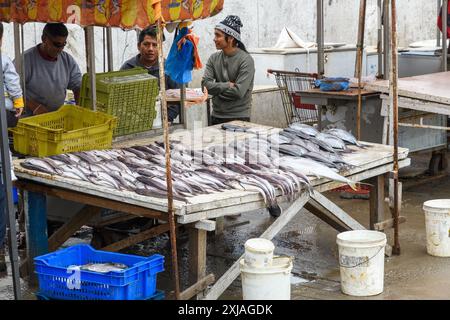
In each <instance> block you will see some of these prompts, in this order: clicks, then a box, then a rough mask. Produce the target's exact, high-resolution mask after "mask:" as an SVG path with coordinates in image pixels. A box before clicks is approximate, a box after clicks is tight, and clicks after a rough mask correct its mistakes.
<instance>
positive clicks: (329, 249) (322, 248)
mask: <svg viewBox="0 0 450 320" xmlns="http://www.w3.org/2000/svg"><path fill="white" fill-rule="evenodd" d="M428 159H429V155H426V154H425V155H419V156H414V159H413V163H414V165H413V167H411V168H409V169H408V170H403V173H404V175H405V176H407V175H408V171H409V172H411V171H415V172H417V171H420V170H422V169H423V170H424V169H425V168H426V165H427V160H428ZM423 170H422V171H423ZM416 180H417V179H416V178H413V179H407V180H403V181H404V182H405V186H406V185H407V184H409V183H411V182H412V181H416ZM326 196H327V197H329V198H330V199H331V200H332V201H333V202H335V203H336V204H337V205H339V206H340V207H341V208H342V209H344V210H345V211H346V212H348V213H350V214H351V216H352V217H354V218H355V219H356V220H358V221H359V222H360V223H362V224H363V225H364V226H366V227H368V225H369V201H368V200H356V199H353V200H345V199H341V198H340V196H339V193H337V192H328V193H327V194H326ZM449 197H450V179H449V178H448V177H445V178H442V179H439V180H436V181H433V182H429V183H425V184H423V185H420V186H416V187H411V188H408V189H406V190H404V191H403V207H402V211H401V215H402V216H405V217H406V219H407V221H406V222H405V223H403V224H401V225H400V245H401V255H399V256H392V257H388V258H386V259H385V277H384V281H385V284H384V292H383V293H382V294H380V295H377V296H374V297H365V298H356V297H351V296H347V295H345V294H343V293H341V290H340V282H339V281H340V277H339V266H338V250H337V245H336V235H337V234H338V232H337V231H335V230H334V229H333V228H331V227H330V226H328V225H327V224H326V223H324V222H323V221H321V220H320V219H318V218H316V217H315V216H314V215H312V214H311V213H309V212H307V211H306V210H302V211H301V212H300V213H299V214H297V215H296V217H295V218H294V219H293V220H292V221H291V222H290V223H289V224H288V225H287V226H286V227H285V228H283V229H282V231H281V232H280V233H279V234H278V235H277V236H276V237H275V238H274V239H273V242H274V244H275V247H276V249H275V254H278V255H289V256H293V257H294V259H295V260H294V268H293V270H292V277H291V297H292V299H293V300H294V299H295V300H297V299H299V300H305V299H338V300H341V299H342V300H343V299H449V298H450V258H437V257H432V256H430V255H428V254H427V252H426V235H425V218H424V213H423V211H422V204H423V202H425V201H427V200H430V199H438V198H449ZM385 217H386V218H390V213H389V211H388V210H387V205H386V210H385ZM272 222H273V218H272V217H270V215H269V214H268V213H267V212H266V211H265V210H260V211H258V212H250V213H243V214H241V215H240V216H239V217H237V218H235V219H225V231H224V233H223V234H222V235H214V233H209V234H208V246H207V274H208V273H214V274H215V276H216V279H218V278H219V277H220V276H221V275H222V274H223V273H224V272H225V271H226V270H227V269H228V268H229V267H230V266H231V265H232V264H233V262H234V261H235V260H237V259H238V258H239V257H240V256H241V255H242V254H243V253H244V243H245V241H246V240H247V239H249V238H253V237H258V236H259V235H260V234H261V233H262V232H263V231H264V230H265V229H266V228H267V227H268V226H269V225H270V223H272ZM387 236H388V243H390V244H393V231H392V230H391V231H388V232H387ZM89 240H90V238H89V236H88V237H86V236H83V237H81V238H75V237H74V238H71V239H70V241H69V242H68V243H66V244H65V245H70V244H74V243H77V242H85V243H86V242H87V243H88V242H89ZM187 240H188V237H187V232H186V231H183V230H181V232H180V233H179V237H178V240H177V241H178V248H179V250H178V260H179V266H180V277H181V285H182V288H184V289H185V288H187V287H188V286H189V282H188V269H187V265H188V261H189V258H188V243H187V242H188V241H187ZM122 252H124V253H132V254H138V255H147V256H148V255H151V254H154V253H160V254H163V255H164V256H165V258H166V263H165V266H166V270H165V271H164V272H162V273H160V274H158V282H157V285H158V288H159V289H162V290H166V291H169V290H170V288H171V287H172V285H171V278H170V270H171V268H170V265H171V261H170V241H169V238H168V236H167V235H162V236H159V237H157V238H154V239H152V240H150V241H146V242H143V243H141V244H138V245H135V246H133V247H130V248H128V249H125V250H123V251H122ZM10 270H11V269H10V266H8V272H9V273H10ZM22 283H23V288H22V290H23V295H24V298H25V299H35V297H34V294H33V293H34V292H35V291H36V289H35V288H30V287H29V286H28V285H27V283H26V282H23V281H22ZM13 297H14V296H13V291H12V279H11V276H10V275H8V276H6V277H5V276H4V277H2V278H0V299H13ZM221 299H231V300H239V299H242V290H241V283H240V280H239V278H238V279H237V280H236V281H234V282H233V284H232V285H231V286H230V287H229V288H228V289H227V290H226V291H225V292H224V294H223V295H222V296H221Z"/></svg>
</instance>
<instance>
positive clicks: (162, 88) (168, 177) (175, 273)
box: [157, 19, 180, 300]
mask: <svg viewBox="0 0 450 320" xmlns="http://www.w3.org/2000/svg"><path fill="white" fill-rule="evenodd" d="M162 28H163V26H162V23H161V19H159V20H158V36H157V41H158V48H159V50H158V63H159V91H160V94H161V111H162V112H161V113H162V115H163V128H164V147H165V150H166V183H167V202H168V205H167V209H168V212H167V214H168V218H169V228H170V242H171V251H172V264H173V266H172V268H173V276H174V277H173V278H174V282H175V297H176V299H177V300H180V282H179V277H178V258H177V235H176V230H175V229H176V228H175V227H176V226H175V217H174V214H173V190H172V172H171V164H170V145H169V123H168V118H167V99H166V81H165V76H164V55H163V41H162V39H163V30H162Z"/></svg>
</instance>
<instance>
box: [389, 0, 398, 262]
mask: <svg viewBox="0 0 450 320" xmlns="http://www.w3.org/2000/svg"><path fill="white" fill-rule="evenodd" d="M391 14H392V39H391V46H392V61H391V65H392V66H391V80H390V86H391V90H392V92H391V94H392V100H393V104H392V112H393V115H394V123H393V129H394V170H393V175H394V217H393V218H394V247H393V248H392V253H394V254H397V255H398V254H400V242H399V232H398V225H399V223H398V218H399V203H398V200H399V196H398V170H399V168H398V91H397V80H398V73H397V72H398V69H397V10H396V0H391Z"/></svg>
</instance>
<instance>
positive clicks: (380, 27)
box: [377, 0, 383, 78]
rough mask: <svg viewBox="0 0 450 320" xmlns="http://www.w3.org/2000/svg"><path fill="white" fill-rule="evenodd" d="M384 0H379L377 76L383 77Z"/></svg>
mask: <svg viewBox="0 0 450 320" xmlns="http://www.w3.org/2000/svg"><path fill="white" fill-rule="evenodd" d="M381 11H382V0H377V24H378V39H377V52H378V74H377V77H379V78H381V77H382V75H383V23H382V21H381Z"/></svg>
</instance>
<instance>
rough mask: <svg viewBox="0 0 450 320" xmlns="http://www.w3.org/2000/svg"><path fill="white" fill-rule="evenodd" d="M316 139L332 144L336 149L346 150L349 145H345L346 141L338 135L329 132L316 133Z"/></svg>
mask: <svg viewBox="0 0 450 320" xmlns="http://www.w3.org/2000/svg"><path fill="white" fill-rule="evenodd" d="M316 139H317V140H320V141H322V142H325V143H327V144H328V145H330V146H332V147H333V148H334V149H338V150H346V149H347V147H346V146H345V142H344V141H343V140H342V139H341V138H338V137H336V136H333V135H331V134H328V133H324V132H320V133H318V134H317V135H316Z"/></svg>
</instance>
